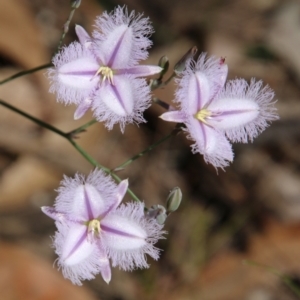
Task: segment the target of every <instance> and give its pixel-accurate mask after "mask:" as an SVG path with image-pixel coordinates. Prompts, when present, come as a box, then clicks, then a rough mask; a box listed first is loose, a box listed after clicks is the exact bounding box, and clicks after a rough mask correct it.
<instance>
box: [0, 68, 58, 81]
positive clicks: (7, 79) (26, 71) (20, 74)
mask: <svg viewBox="0 0 300 300" xmlns="http://www.w3.org/2000/svg"><path fill="white" fill-rule="evenodd" d="M52 66H53V65H52V63H47V64H45V65H41V66H39V67H36V68H33V69H30V70H25V71H21V72H18V73H16V74H14V75H12V76H9V77H7V78H6V79H3V80H1V81H0V85H1V84H4V83H6V82H9V81H11V80H14V79H16V78H18V77H22V76H24V75H27V74H31V73H34V72H37V71H40V70H43V69H46V68H50V67H52Z"/></svg>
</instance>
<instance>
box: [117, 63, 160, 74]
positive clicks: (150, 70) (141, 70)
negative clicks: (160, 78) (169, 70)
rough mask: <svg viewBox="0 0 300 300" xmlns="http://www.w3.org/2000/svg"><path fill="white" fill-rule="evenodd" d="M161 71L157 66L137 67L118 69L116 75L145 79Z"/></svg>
mask: <svg viewBox="0 0 300 300" xmlns="http://www.w3.org/2000/svg"><path fill="white" fill-rule="evenodd" d="M161 71H162V68H161V67H159V66H151V65H144V66H143V65H139V66H134V67H131V68H126V69H120V70H118V74H130V75H133V76H134V77H146V76H151V75H154V74H158V73H160V72H161Z"/></svg>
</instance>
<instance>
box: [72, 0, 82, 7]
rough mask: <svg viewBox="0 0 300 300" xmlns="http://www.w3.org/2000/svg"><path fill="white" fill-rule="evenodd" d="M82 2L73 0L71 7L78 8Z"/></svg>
mask: <svg viewBox="0 0 300 300" xmlns="http://www.w3.org/2000/svg"><path fill="white" fill-rule="evenodd" d="M80 4H81V0H71V7H72V8H78V7H79V6H80Z"/></svg>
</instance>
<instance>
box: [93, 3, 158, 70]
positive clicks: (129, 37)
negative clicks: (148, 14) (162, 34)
mask: <svg viewBox="0 0 300 300" xmlns="http://www.w3.org/2000/svg"><path fill="white" fill-rule="evenodd" d="M96 27H97V28H98V30H95V31H94V32H93V36H94V37H95V39H96V40H98V42H97V44H98V45H99V48H97V47H95V48H94V51H95V53H96V55H97V56H98V57H99V58H101V59H104V61H103V62H104V63H106V64H108V63H109V62H111V63H113V67H114V68H117V69H119V68H125V67H130V66H134V65H136V64H137V63H138V61H139V60H144V59H146V58H147V57H148V51H147V49H148V48H149V47H150V46H151V44H152V42H151V41H150V40H149V38H148V35H150V34H151V33H152V32H153V28H152V26H151V25H150V23H149V19H148V18H142V15H140V14H137V15H135V13H134V12H132V13H131V14H128V12H127V9H126V8H125V7H120V6H118V7H117V8H116V9H115V10H114V11H113V12H112V13H111V14H108V13H107V12H104V13H103V14H102V16H101V17H98V18H97V20H96ZM103 45H105V46H103ZM110 66H111V65H110Z"/></svg>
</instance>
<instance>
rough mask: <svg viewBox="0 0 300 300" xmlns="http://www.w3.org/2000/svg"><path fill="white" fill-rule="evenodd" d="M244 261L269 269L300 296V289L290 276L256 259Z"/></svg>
mask: <svg viewBox="0 0 300 300" xmlns="http://www.w3.org/2000/svg"><path fill="white" fill-rule="evenodd" d="M244 263H245V264H247V265H250V266H255V267H259V268H263V269H265V270H267V271H269V272H270V273H272V274H274V275H276V276H278V277H279V278H280V279H281V280H282V281H283V282H284V283H285V284H286V285H287V286H288V287H289V288H290V289H291V290H292V291H293V292H294V293H295V294H296V295H297V296H298V297H300V289H299V287H298V286H297V285H296V284H295V283H294V282H293V280H292V279H291V278H290V277H288V276H286V275H284V274H282V273H281V272H279V271H278V270H276V269H275V268H273V267H270V266H266V265H264V264H260V263H257V262H255V261H251V260H245V261H244Z"/></svg>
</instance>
